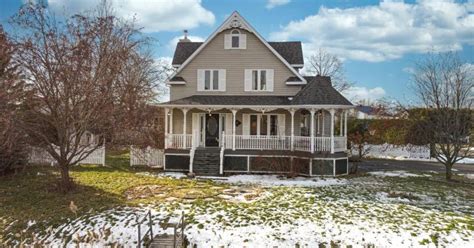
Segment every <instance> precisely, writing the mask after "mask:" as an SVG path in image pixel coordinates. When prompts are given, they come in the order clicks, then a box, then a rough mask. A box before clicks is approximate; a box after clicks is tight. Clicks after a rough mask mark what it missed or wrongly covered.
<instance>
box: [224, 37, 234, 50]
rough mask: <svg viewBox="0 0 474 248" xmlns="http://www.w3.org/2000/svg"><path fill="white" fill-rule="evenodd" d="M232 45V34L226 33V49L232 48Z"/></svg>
mask: <svg viewBox="0 0 474 248" xmlns="http://www.w3.org/2000/svg"><path fill="white" fill-rule="evenodd" d="M231 47H232V36H231V35H230V34H225V35H224V49H230V48H231Z"/></svg>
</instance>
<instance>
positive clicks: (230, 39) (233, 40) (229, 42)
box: [224, 29, 247, 49]
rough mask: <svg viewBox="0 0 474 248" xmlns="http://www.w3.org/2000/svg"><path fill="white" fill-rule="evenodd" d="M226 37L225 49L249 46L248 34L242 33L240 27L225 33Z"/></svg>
mask: <svg viewBox="0 0 474 248" xmlns="http://www.w3.org/2000/svg"><path fill="white" fill-rule="evenodd" d="M224 39H225V40H224V49H246V48H247V41H246V39H247V35H246V34H242V33H241V32H240V30H238V29H232V30H231V31H230V32H229V33H227V34H225V38H224Z"/></svg>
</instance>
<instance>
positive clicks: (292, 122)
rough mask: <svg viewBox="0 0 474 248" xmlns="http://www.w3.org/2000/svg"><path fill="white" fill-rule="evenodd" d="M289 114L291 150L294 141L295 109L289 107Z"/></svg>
mask: <svg viewBox="0 0 474 248" xmlns="http://www.w3.org/2000/svg"><path fill="white" fill-rule="evenodd" d="M290 114H291V150H292V151H294V143H295V110H294V109H290Z"/></svg>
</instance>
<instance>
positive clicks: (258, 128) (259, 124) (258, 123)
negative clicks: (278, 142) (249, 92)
mask: <svg viewBox="0 0 474 248" xmlns="http://www.w3.org/2000/svg"><path fill="white" fill-rule="evenodd" d="M252 115H255V116H257V134H256V135H255V136H257V137H265V136H266V137H269V136H278V130H279V129H280V125H281V124H280V123H278V115H279V114H249V123H248V125H249V133H251V132H252V130H251V129H252V126H251V124H252V121H251V120H252ZM272 115H274V116H276V118H277V119H276V120H277V127H276V129H277V130H276V132H277V134H275V135H271V134H270V133H271V125H272V124H271V117H270V116H272ZM262 116H267V134H266V135H261V134H260V130H261V128H262V123H261V120H262ZM250 135H252V134H250Z"/></svg>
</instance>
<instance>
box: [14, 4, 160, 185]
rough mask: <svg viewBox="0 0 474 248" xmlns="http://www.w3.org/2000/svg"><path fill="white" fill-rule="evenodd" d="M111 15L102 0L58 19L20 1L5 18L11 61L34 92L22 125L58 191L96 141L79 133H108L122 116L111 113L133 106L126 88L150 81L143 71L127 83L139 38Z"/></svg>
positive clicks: (141, 89)
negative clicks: (53, 170)
mask: <svg viewBox="0 0 474 248" xmlns="http://www.w3.org/2000/svg"><path fill="white" fill-rule="evenodd" d="M111 13H112V12H111V10H110V7H109V6H108V5H107V4H106V3H105V2H103V3H102V4H101V5H100V6H98V8H97V9H96V10H95V11H93V12H90V13H89V14H87V15H79V14H77V15H74V16H72V17H66V18H64V21H58V20H57V19H56V18H55V16H54V15H53V14H51V13H50V12H49V11H48V10H47V9H46V8H44V7H42V6H40V5H33V4H27V5H24V6H23V7H22V8H21V9H20V11H19V13H18V14H17V15H16V16H14V18H13V19H12V20H13V24H14V25H16V27H17V28H18V29H19V30H21V32H19V34H18V35H17V37H16V38H15V40H16V43H17V46H18V52H17V53H16V57H17V61H18V62H19V63H20V65H21V67H22V69H23V70H24V72H25V75H26V77H27V79H26V81H27V83H28V87H30V88H31V89H32V90H33V91H34V95H33V96H32V97H31V98H30V99H28V101H27V102H26V104H25V109H26V111H27V114H26V115H25V116H26V118H25V120H24V121H25V125H24V128H25V130H26V131H27V133H28V134H29V136H30V138H31V141H32V142H34V143H35V145H39V146H41V147H43V148H45V149H46V150H47V151H48V153H49V154H50V155H51V156H52V157H53V158H54V159H55V160H56V161H57V167H58V168H59V170H60V172H61V178H62V180H61V184H60V186H61V189H62V190H63V191H69V190H71V189H72V186H73V184H72V181H71V179H70V177H69V168H70V166H71V165H75V164H77V163H78V162H80V161H81V160H83V159H84V158H86V157H87V156H88V155H89V154H91V153H92V152H93V151H95V150H96V149H98V147H99V146H101V145H102V144H101V143H96V144H82V143H81V138H82V137H83V135H84V134H85V133H86V132H93V133H95V134H96V135H98V136H99V137H103V136H104V135H106V134H108V133H111V132H113V130H114V127H115V125H118V123H116V121H119V122H120V121H122V120H118V119H117V118H116V117H117V116H120V117H123V116H126V115H120V114H117V112H120V111H123V110H124V109H125V108H128V109H130V110H137V108H135V106H134V105H133V104H134V103H136V102H138V101H133V100H130V99H132V98H133V97H132V96H131V95H132V93H130V94H128V93H127V92H129V91H131V90H134V91H135V92H146V91H148V90H149V85H147V82H144V81H147V80H153V79H150V78H148V77H147V76H146V75H145V76H141V78H142V79H143V80H144V81H140V82H135V84H134V86H133V87H136V88H134V89H131V86H130V85H128V84H127V83H129V80H126V78H127V77H128V76H129V74H127V73H130V74H133V73H135V71H133V67H134V66H135V65H136V63H134V62H133V59H137V60H136V61H139V60H140V59H139V57H140V51H141V48H142V46H143V45H145V44H146V39H145V38H144V37H143V36H142V35H141V33H140V32H139V30H138V29H137V28H135V26H134V25H133V23H128V22H125V21H122V20H120V19H117V18H116V17H114V16H113V15H112V14H111ZM142 73H145V74H146V73H147V72H146V71H144V72H143V71H142ZM133 78H137V77H136V76H133ZM148 83H150V82H148ZM124 106H126V107H124Z"/></svg>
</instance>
